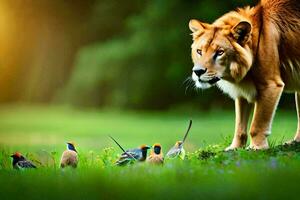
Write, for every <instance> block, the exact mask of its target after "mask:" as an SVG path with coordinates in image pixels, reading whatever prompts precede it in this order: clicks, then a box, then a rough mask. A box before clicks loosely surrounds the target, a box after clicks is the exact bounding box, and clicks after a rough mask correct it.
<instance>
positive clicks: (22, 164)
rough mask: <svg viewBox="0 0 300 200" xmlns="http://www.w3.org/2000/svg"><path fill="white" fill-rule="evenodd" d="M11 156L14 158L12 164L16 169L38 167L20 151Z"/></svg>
mask: <svg viewBox="0 0 300 200" xmlns="http://www.w3.org/2000/svg"><path fill="white" fill-rule="evenodd" d="M10 157H12V158H13V161H12V165H13V168H14V169H27V168H36V166H35V165H34V164H33V163H32V162H31V161H29V160H27V159H26V158H25V157H24V156H23V155H22V154H21V153H20V152H16V153H14V154H13V155H11V156H10Z"/></svg>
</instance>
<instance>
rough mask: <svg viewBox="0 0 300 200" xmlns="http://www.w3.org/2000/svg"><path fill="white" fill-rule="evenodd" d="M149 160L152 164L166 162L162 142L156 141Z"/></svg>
mask: <svg viewBox="0 0 300 200" xmlns="http://www.w3.org/2000/svg"><path fill="white" fill-rule="evenodd" d="M147 162H148V163H150V164H157V165H161V164H163V163H164V156H163V152H162V148H161V145H160V144H158V143H156V144H154V145H153V148H152V149H151V152H150V155H149V156H148V158H147Z"/></svg>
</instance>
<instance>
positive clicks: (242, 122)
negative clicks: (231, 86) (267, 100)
mask: <svg viewBox="0 0 300 200" xmlns="http://www.w3.org/2000/svg"><path fill="white" fill-rule="evenodd" d="M250 111H251V104H249V103H248V102H247V100H246V99H244V98H237V99H236V100H235V133H234V137H233V140H232V143H231V145H230V146H229V147H227V148H226V149H225V151H229V150H233V149H236V148H239V147H244V146H245V145H246V143H247V125H248V120H249V116H250Z"/></svg>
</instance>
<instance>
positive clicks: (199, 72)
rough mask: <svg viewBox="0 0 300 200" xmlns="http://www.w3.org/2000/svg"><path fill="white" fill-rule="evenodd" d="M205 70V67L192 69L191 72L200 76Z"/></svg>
mask: <svg viewBox="0 0 300 200" xmlns="http://www.w3.org/2000/svg"><path fill="white" fill-rule="evenodd" d="M206 71H207V68H205V69H194V70H193V72H194V73H195V74H196V75H197V76H198V77H200V76H201V75H202V74H204V73H205V72H206Z"/></svg>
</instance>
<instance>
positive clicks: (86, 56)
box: [0, 0, 293, 110]
mask: <svg viewBox="0 0 300 200" xmlns="http://www.w3.org/2000/svg"><path fill="white" fill-rule="evenodd" d="M256 2H257V1H253V0H231V1H219V0H169V1H167V0H126V1H120V0H85V1H82V0H13V1H12V0H0V13H1V14H0V44H1V45H0V102H1V103H16V102H17V103H19V102H26V103H45V104H53V103H55V104H59V103H64V104H71V105H74V106H76V107H117V108H121V109H155V110H157V109H170V108H175V107H177V108H185V107H192V108H195V109H210V108H212V107H214V108H216V107H217V108H218V107H219V108H224V107H232V105H233V103H232V101H231V100H230V99H229V98H228V97H226V96H225V95H223V94H222V93H221V92H219V91H218V90H217V89H216V88H214V89H210V90H205V91H196V90H195V89H193V87H187V86H188V85H187V84H185V83H184V81H185V79H186V78H187V77H188V76H189V75H190V74H191V68H192V61H191V58H190V44H191V42H192V40H191V36H190V30H189V28H188V22H189V20H190V19H191V18H198V19H200V20H202V21H207V22H213V21H214V19H216V18H217V17H219V16H221V15H223V14H224V13H226V12H227V11H230V10H232V9H235V8H237V7H242V6H245V5H255V4H256ZM292 99H293V97H292V95H290V96H288V97H287V98H284V100H283V101H282V104H284V105H285V106H287V107H292V106H293V103H292Z"/></svg>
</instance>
